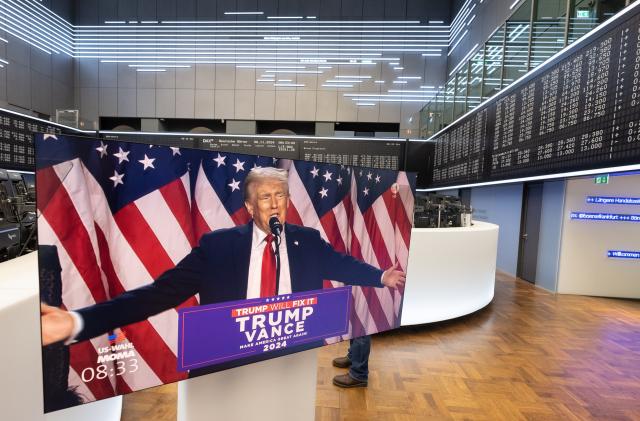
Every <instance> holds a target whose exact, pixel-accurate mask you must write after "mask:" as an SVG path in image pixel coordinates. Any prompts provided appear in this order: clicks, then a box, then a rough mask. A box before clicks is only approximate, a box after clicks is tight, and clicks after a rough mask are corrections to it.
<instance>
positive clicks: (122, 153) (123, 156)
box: [113, 148, 131, 164]
mask: <svg viewBox="0 0 640 421" xmlns="http://www.w3.org/2000/svg"><path fill="white" fill-rule="evenodd" d="M130 153H131V151H127V152H125V151H123V150H122V148H118V153H114V154H113V156H115V157H116V158H118V164H122V162H123V161H127V162H129V158H128V156H129V154H130Z"/></svg>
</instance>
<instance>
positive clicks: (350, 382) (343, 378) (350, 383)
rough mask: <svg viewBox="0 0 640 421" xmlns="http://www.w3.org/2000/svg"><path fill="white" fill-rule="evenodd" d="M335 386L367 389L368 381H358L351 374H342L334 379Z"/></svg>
mask: <svg viewBox="0 0 640 421" xmlns="http://www.w3.org/2000/svg"><path fill="white" fill-rule="evenodd" d="M333 384H334V385H336V386H338V387H367V381H366V380H365V381H362V380H356V379H354V378H353V377H351V376H350V375H349V374H341V375H339V376H335V377H334V378H333Z"/></svg>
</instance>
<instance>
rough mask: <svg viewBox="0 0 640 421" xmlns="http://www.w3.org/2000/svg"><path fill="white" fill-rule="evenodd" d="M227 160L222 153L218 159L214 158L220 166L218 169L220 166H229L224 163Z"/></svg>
mask: <svg viewBox="0 0 640 421" xmlns="http://www.w3.org/2000/svg"><path fill="white" fill-rule="evenodd" d="M225 159H227V157H226V156H222V155H220V152H218V157H217V158H213V160H214V161H216V163H217V164H218V166H217V168H220V165H227V164H225V162H224V160H225Z"/></svg>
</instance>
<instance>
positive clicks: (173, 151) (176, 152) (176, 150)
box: [169, 146, 182, 156]
mask: <svg viewBox="0 0 640 421" xmlns="http://www.w3.org/2000/svg"><path fill="white" fill-rule="evenodd" d="M169 148H170V149H171V156H176V155H182V153H180V148H176V147H175V146H169Z"/></svg>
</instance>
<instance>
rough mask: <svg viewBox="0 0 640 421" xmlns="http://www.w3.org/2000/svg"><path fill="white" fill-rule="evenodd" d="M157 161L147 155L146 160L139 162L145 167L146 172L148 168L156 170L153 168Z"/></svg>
mask: <svg viewBox="0 0 640 421" xmlns="http://www.w3.org/2000/svg"><path fill="white" fill-rule="evenodd" d="M155 160H156V159H155V158H149V157H148V156H147V154H144V159H140V160H139V161H138V162H139V163H141V164H142V165H144V168H143V169H142V170H143V171H146V169H147V168H153V169H155V168H156V167H154V166H153V161H155Z"/></svg>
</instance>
